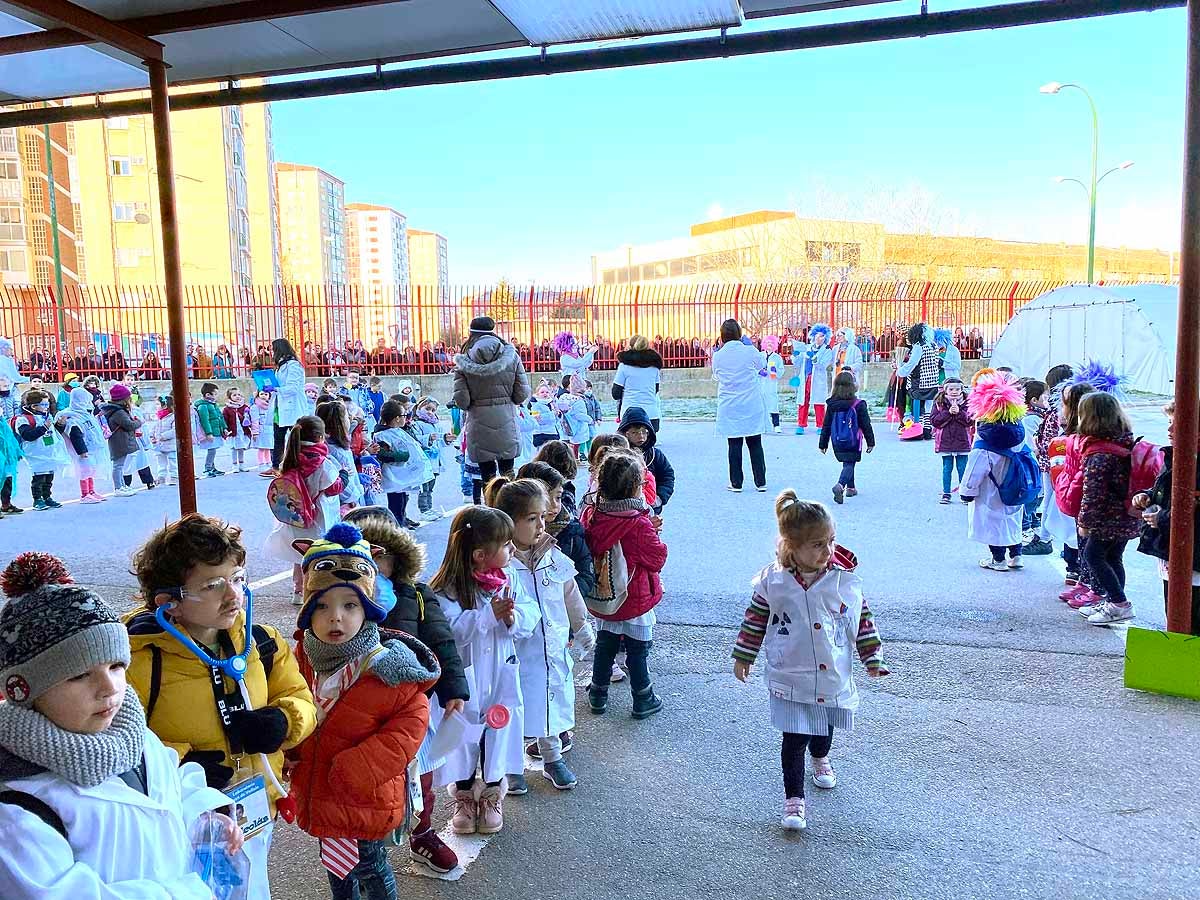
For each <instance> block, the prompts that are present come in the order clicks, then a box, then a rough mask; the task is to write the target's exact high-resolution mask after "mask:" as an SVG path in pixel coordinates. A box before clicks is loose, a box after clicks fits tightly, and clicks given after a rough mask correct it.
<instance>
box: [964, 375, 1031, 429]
mask: <svg viewBox="0 0 1200 900" xmlns="http://www.w3.org/2000/svg"><path fill="white" fill-rule="evenodd" d="M967 410H968V411H969V412H970V413H971V415H972V416H974V417H975V421H976V422H979V423H980V424H981V425H996V424H1013V423H1016V422H1020V421H1021V419H1022V417H1024V415H1025V412H1026V410H1025V392H1024V391H1023V390H1022V389H1021V388H1020V387H1019V386H1018V385H1016V384H1015V383H1013V382H1011V381H1009V380H1008V379H1007V378H1005V377H1004V376H1003V375H1002V374H1000V373H999V372H997V373H994V374H991V375H984V376H982V377H980V378H977V379H976V380H975V382H974V384H973V385H972V388H971V396H970V397H969V398H968V399H967Z"/></svg>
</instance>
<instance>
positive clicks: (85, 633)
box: [0, 553, 129, 706]
mask: <svg viewBox="0 0 1200 900" xmlns="http://www.w3.org/2000/svg"><path fill="white" fill-rule="evenodd" d="M0 587H2V588H3V589H4V593H5V595H6V596H7V597H8V598H9V600H8V603H7V604H6V605H5V606H4V609H3V610H0V690H3V692H4V699H5V700H7V701H8V702H10V703H15V704H17V705H19V706H28V705H30V704H32V703H33V701H34V700H36V699H37V698H38V697H40V696H41V695H42V694H44V693H46V691H48V690H49V689H50V688H52V687H54V685H56V684H58V683H59V682H62V681H66V680H67V679H68V678H75V677H76V676H78V675H82V674H83V673H85V672H87V671H88V669H90V668H92V666H98V665H103V664H104V663H114V662H119V663H124V664H125V665H129V634H128V632H126V630H125V626H124V625H123V624H121V620H120V618H119V617H118V616H117V614H116V613H115V612H113V610H112V609H110V608H109V606H108V605H107V604H106V603H105V602H104V601H103V600H102V599H100V597H99V596H98V595H97V594H95V593H93V592H92V591H89V590H86V589H85V588H82V587H79V586H78V585H76V584H74V583H73V581H72V580H71V575H70V573H69V572H68V571H67V567H66V566H65V565H63V562H62V560H60V559H58V558H57V557H54V556H51V555H50V554H49V553H22V554H21V555H20V556H18V557H17V558H16V559H14V560H13V561H12V562H11V563H9V565H8V568H6V569H5V570H4V574H3V575H2V576H0Z"/></svg>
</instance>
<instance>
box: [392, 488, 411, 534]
mask: <svg viewBox="0 0 1200 900" xmlns="http://www.w3.org/2000/svg"><path fill="white" fill-rule="evenodd" d="M387 505H388V510H389V511H390V512H391V514H392V515H393V516H395V517H396V521H397V522H398V523H399V524H400V527H401V528H403V527H404V521H405V518H406V514H407V513H408V494H406V493H393V492H392V491H388V495H387Z"/></svg>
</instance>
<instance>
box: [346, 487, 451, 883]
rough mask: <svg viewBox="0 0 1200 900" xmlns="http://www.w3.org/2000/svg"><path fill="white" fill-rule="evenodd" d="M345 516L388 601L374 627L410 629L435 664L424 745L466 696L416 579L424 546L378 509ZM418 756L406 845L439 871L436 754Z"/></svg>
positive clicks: (442, 622) (437, 618)
mask: <svg viewBox="0 0 1200 900" xmlns="http://www.w3.org/2000/svg"><path fill="white" fill-rule="evenodd" d="M346 521H347V522H348V523H349V524H352V525H355V526H356V527H358V528H360V529H361V530H362V535H363V539H364V540H366V541H367V542H368V543H369V544H370V545H371V546H372V548H374V549H375V564H376V565H377V566H378V567H379V573H378V574H377V575H376V576H375V595H376V597H378V598H379V602H380V603H382V604H383V605H385V606H386V605H388V604H393V606H392V611H391V612H389V613H388V615H387V618H386V619H384V620H383V623H382V625H381V626H380V627H381V628H383V629H384V630H390V631H402V632H404V633H405V634H411V635H413V636H414V637H416V638H417V640H419V641H420V642H421V643H423V644H424V645H425V646H427V647H428V648H429V649H430V650H432V651H433V655H434V656H436V657H437V661H438V665H439V666H440V667H441V675H440V676H439V677H438V680H437V684H435V685H434V686H433V689H432V691H430V692H429V693H430V698H429V716H430V723H429V724H430V728H429V733H428V734H427V735H426V736H425V743H424V745H423V746H422V751H424V750H425V749H426V748H427V747H428V744H429V741H430V739H431V738H432V735H433V734H434V733H435V732H436V730H437V725H438V724H439V723H440V722H441V720H442V717H443V716H448V715H453V714H454V713H462V711H463V710H464V708H465V707H466V701H467V700H468V699H469V698H470V696H471V692H470V690H469V689H468V686H467V676H466V673H465V672H464V671H463V664H462V659H461V658H460V657H459V655H458V648H457V647H456V646H455V643H454V632H453V631H451V629H450V623H449V622H448V621H446V613H445V612H443V610H442V607H441V604H440V603H438V600H437V597H435V596H434V595H433V591H431V590H430V589H429V587H428V586H427V585H425V584H422V583H421V582H419V581H417V576H418V575H420V574H421V570H422V569H424V568H425V548H424V547H422V546H421V545H420V544H418V543H417V542H416V540H415V539H414V538H413V536H412V532H410V531H408V530H407V529H405V528H402V527H401V526H400V525H399V524H397V523H396V521H395V520H394V519H393V518H392V517H391V515H389V514H388V512H387V511H386V510H382V509H376V510H370V509H361V510H356V511H354V512H352V513H350V514H349V515H347V516H346ZM418 758H419V759H421V762H422V765H421V772H420V775H421V794H422V804H421V816H420V818H419V819H418V820H417V823H416V824H415V825H413V828H412V832H411V833H410V834H409V838H408V849H409V852H410V854H411V855H412V858H413V859H414V860H415V861H417V862H419V863H421V864H422V865H424V866H426V867H428V868H429V869H431V870H432V871H434V872H436V873H437V874H439V875H444V874H446V873H447V872H449V871H451V870H452V869H454V868H455V867H456V866H457V865H458V856H457V855H455V853H454V851H453V850H451V849H450V848H449V847H448V846H446V844H445V842H443V841H442V839H441V838H440V837H438V834H437V832H436V831H434V830H433V810H434V806H435V805H436V803H437V796H436V794H435V793H434V789H433V775H434V769H435V768H436V766H435V764H436V763H437V762H438V760H430V759H427V758H426V757H425V755H424V753H423V752H422V753H421V754H418Z"/></svg>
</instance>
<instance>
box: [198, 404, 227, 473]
mask: <svg viewBox="0 0 1200 900" xmlns="http://www.w3.org/2000/svg"><path fill="white" fill-rule="evenodd" d="M196 414H197V415H198V416H199V417H200V431H199V432H198V433H197V434H196V447H197V448H199V449H201V450H203V451H205V453H204V474H205V476H206V477H208V478H216V477H217V476H218V475H224V474H225V473H224V472H222V471H221V470H220V469H218V468H217V451H218V450H219V449H221V448H222V447H224V446H225V437H226V436H227V435H228V434H229V431H228V429H227V428H226V427H225V417H224V416H223V415H221V409H220V407H218V406H217V386H216V385H215V384H213V383H212V382H205V383H204V384H202V385H201V386H200V399H199V400H197V401H196Z"/></svg>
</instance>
